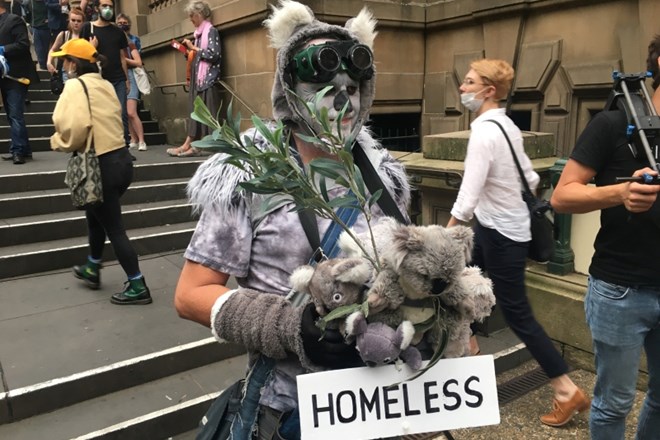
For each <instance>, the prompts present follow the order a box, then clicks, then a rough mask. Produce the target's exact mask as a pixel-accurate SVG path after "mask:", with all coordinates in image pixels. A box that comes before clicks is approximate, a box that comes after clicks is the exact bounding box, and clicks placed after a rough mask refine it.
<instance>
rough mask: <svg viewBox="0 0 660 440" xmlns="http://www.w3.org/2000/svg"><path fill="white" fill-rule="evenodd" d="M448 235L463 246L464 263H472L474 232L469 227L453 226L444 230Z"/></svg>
mask: <svg viewBox="0 0 660 440" xmlns="http://www.w3.org/2000/svg"><path fill="white" fill-rule="evenodd" d="M446 231H447V232H448V233H449V235H450V236H451V237H452V238H454V239H455V240H457V241H458V242H459V243H461V244H462V245H463V252H464V253H465V262H466V263H469V262H470V261H472V248H473V247H474V231H472V228H470V227H469V226H462V225H458V226H453V227H451V228H446Z"/></svg>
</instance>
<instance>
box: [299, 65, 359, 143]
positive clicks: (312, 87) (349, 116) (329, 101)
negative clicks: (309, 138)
mask: <svg viewBox="0 0 660 440" xmlns="http://www.w3.org/2000/svg"><path fill="white" fill-rule="evenodd" d="M327 86H332V89H330V90H329V91H328V92H327V93H326V94H325V96H324V97H323V98H322V99H321V101H320V102H319V107H320V108H327V109H328V119H329V120H330V126H331V127H332V133H333V134H334V135H335V136H338V135H339V134H340V133H339V132H338V131H337V118H338V117H339V113H340V112H341V110H342V109H343V108H344V106H346V103H347V102H348V106H347V108H346V112H345V113H344V117H343V118H342V120H341V138H342V139H346V137H348V135H349V134H350V133H351V130H353V127H355V124H356V123H357V120H358V115H359V113H360V84H359V83H358V82H357V81H356V80H354V79H352V78H351V77H350V76H348V74H347V73H346V72H339V73H338V74H337V75H335V77H334V78H333V79H332V80H331V81H330V82H327V83H322V84H317V83H309V82H300V83H298V84H296V85H295V87H294V92H295V93H296V95H298V96H299V97H300V98H301V99H303V100H304V101H305V102H309V103H314V100H315V99H316V94H317V93H318V92H319V91H321V90H323V89H324V88H326V87H327ZM318 110H320V109H318ZM302 116H303V117H304V119H305V121H307V123H308V124H310V125H311V126H312V128H313V129H314V131H315V132H316V133H319V132H320V131H321V125H320V124H319V123H318V122H316V121H314V120H313V119H312V118H311V116H310V115H309V114H308V113H307V112H305V114H303V115H302Z"/></svg>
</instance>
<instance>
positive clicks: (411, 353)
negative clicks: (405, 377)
mask: <svg viewBox="0 0 660 440" xmlns="http://www.w3.org/2000/svg"><path fill="white" fill-rule="evenodd" d="M346 333H348V334H349V335H353V336H355V348H356V349H357V350H358V352H360V357H361V358H362V360H363V361H364V363H365V364H366V365H367V366H369V367H375V366H378V365H384V364H389V363H391V362H394V361H396V360H397V359H401V360H402V361H404V362H405V363H406V364H407V365H408V366H409V367H410V368H411V369H413V370H415V371H416V370H419V368H420V367H421V366H422V355H421V353H420V352H419V350H417V348H415V347H413V346H411V345H410V342H411V341H412V337H413V334H414V333H415V329H414V328H413V325H412V324H411V323H410V321H403V322H401V323H400V324H399V326H398V327H397V328H396V329H394V328H392V327H390V326H389V325H387V324H385V323H382V322H370V323H367V319H366V318H365V317H364V315H363V314H362V313H361V312H355V313H353V314H351V315H350V316H349V317H348V318H346Z"/></svg>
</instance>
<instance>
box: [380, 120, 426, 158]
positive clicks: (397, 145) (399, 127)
mask: <svg viewBox="0 0 660 440" xmlns="http://www.w3.org/2000/svg"><path fill="white" fill-rule="evenodd" d="M419 122H420V115H419V113H397V114H388V115H371V120H370V121H369V123H368V124H367V125H368V127H369V128H370V129H371V130H372V131H373V132H374V134H375V137H376V139H378V140H379V141H380V142H381V144H382V145H383V147H385V148H387V149H388V150H395V151H420V145H421V144H420V139H419Z"/></svg>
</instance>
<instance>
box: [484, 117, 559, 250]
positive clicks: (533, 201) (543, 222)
mask: <svg viewBox="0 0 660 440" xmlns="http://www.w3.org/2000/svg"><path fill="white" fill-rule="evenodd" d="M487 121H488V122H492V123H493V124H495V125H497V126H498V127H500V130H502V133H503V134H504V137H505V138H506V141H507V143H508V144H509V148H510V149H511V154H512V155H513V160H514V161H515V162H516V168H517V169H518V174H520V180H521V181H522V184H523V191H522V198H523V200H524V201H525V203H526V204H527V208H528V209H529V218H530V231H531V233H532V241H530V242H529V249H528V250H527V256H528V257H529V258H530V259H532V260H534V261H536V262H539V263H547V262H548V261H550V258H551V257H552V254H554V253H555V230H554V229H555V228H554V225H553V224H552V221H550V219H549V218H548V215H547V214H548V212H550V211H552V206H551V205H550V202H548V201H547V200H543V199H539V198H538V197H536V196H535V195H534V194H532V191H531V190H530V189H529V184H528V183H527V179H525V173H523V170H522V167H521V166H520V162H519V161H518V156H516V152H515V151H514V150H513V145H512V144H511V140H510V139H509V135H507V134H506V131H505V130H504V127H502V125H501V124H500V123H499V122H497V121H495V120H493V119H488V120H487Z"/></svg>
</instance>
